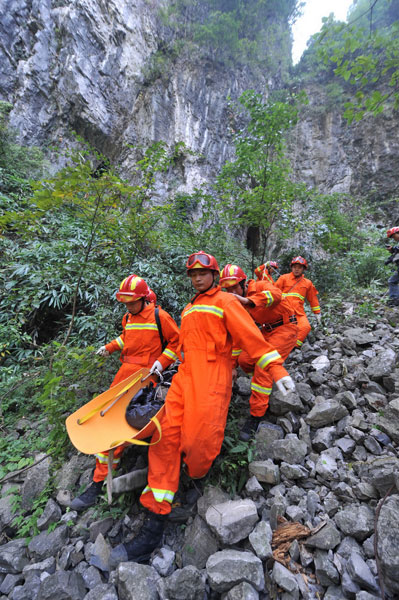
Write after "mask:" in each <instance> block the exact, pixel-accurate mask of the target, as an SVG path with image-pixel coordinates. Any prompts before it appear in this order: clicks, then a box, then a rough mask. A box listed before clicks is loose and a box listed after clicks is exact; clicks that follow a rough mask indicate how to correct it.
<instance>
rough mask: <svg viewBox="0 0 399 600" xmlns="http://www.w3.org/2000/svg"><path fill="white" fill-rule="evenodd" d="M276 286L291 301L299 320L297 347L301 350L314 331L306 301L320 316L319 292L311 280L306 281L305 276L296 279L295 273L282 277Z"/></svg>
mask: <svg viewBox="0 0 399 600" xmlns="http://www.w3.org/2000/svg"><path fill="white" fill-rule="evenodd" d="M275 285H276V286H277V287H278V288H280V290H281V291H282V292H283V296H284V297H288V298H290V299H291V303H292V305H293V307H294V310H295V314H296V318H297V319H298V339H297V342H296V345H297V347H298V348H300V347H301V346H302V344H303V342H304V340H305V338H306V336H307V335H308V333H309V332H310V330H311V329H312V328H311V326H310V323H309V320H308V318H307V316H306V313H305V308H304V304H305V300H307V301H308V302H309V304H310V308H311V309H312V312H313V313H314V314H316V315H317V314H320V305H319V299H318V297H317V295H318V293H319V292H318V291H317V290H316V288H315V286H314V285H313V283H312V282H311V281H310V279H306V277H305V276H304V275H303V274H302V275H301V276H300V277H295V275H294V274H293V273H287V274H286V275H281V276H280V277H279V278H278V279H277V281H276V283H275Z"/></svg>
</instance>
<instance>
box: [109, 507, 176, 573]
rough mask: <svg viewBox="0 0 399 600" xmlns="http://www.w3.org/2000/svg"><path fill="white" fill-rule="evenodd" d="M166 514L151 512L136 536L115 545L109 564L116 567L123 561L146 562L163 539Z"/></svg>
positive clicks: (112, 567)
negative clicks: (124, 542)
mask: <svg viewBox="0 0 399 600" xmlns="http://www.w3.org/2000/svg"><path fill="white" fill-rule="evenodd" d="M165 519H166V515H157V514H155V513H150V515H149V516H148V517H147V518H146V519H145V521H144V524H143V526H142V528H141V529H140V531H139V533H138V534H137V535H136V537H135V538H134V539H133V540H132V541H131V542H127V544H119V545H118V546H115V548H114V549H113V550H112V552H111V554H110V557H109V566H110V568H111V569H114V568H115V567H116V566H117V565H118V564H119V563H121V562H128V561H133V562H138V563H143V562H146V561H147V560H148V559H149V558H150V556H151V554H152V553H153V551H154V550H155V548H158V547H159V546H160V544H161V541H162V536H163V531H164V529H165Z"/></svg>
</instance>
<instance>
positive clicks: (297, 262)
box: [291, 256, 308, 269]
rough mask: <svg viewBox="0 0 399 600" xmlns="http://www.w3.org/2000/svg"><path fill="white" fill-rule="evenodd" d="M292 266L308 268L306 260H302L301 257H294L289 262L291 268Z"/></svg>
mask: <svg viewBox="0 0 399 600" xmlns="http://www.w3.org/2000/svg"><path fill="white" fill-rule="evenodd" d="M292 265H302V266H303V267H304V268H305V269H307V268H308V263H307V261H306V258H302V256H294V258H293V259H292V261H291V267H292Z"/></svg>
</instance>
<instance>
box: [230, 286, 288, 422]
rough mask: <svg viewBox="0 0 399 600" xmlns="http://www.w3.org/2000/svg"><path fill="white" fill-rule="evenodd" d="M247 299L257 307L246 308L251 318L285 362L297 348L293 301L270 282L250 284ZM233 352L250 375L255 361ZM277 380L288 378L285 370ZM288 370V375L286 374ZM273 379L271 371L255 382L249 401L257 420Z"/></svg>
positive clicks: (244, 353) (254, 379) (265, 406)
mask: <svg viewBox="0 0 399 600" xmlns="http://www.w3.org/2000/svg"><path fill="white" fill-rule="evenodd" d="M246 297H247V298H248V300H251V302H253V303H254V304H255V306H253V307H250V306H244V308H245V309H246V310H247V311H248V312H249V314H250V315H251V317H252V318H253V320H254V321H256V323H258V324H259V325H260V326H261V327H260V330H261V332H262V335H263V337H264V338H265V340H266V341H267V342H268V343H269V344H271V345H272V346H273V348H275V349H276V350H277V351H278V353H279V354H280V355H281V357H282V359H283V361H284V360H285V359H286V358H287V356H288V355H289V353H290V352H291V350H292V349H293V348H294V347H295V344H296V341H297V336H298V328H297V325H296V319H295V311H294V308H293V306H292V304H291V301H290V299H289V298H283V297H282V293H281V291H280V290H279V289H278V288H276V286H275V285H274V282H273V284H271V283H269V282H268V281H266V280H263V281H254V280H253V279H250V280H249V281H248V288H247V294H246ZM233 353H236V355H237V354H238V364H239V365H240V367H241V368H242V369H243V371H245V372H246V373H251V372H252V371H253V370H254V360H253V358H252V357H251V356H250V355H249V354H248V353H247V352H245V351H242V352H239V351H238V352H237V350H235V351H233ZM277 368H280V369H281V372H280V373H281V374H280V375H279V377H277V379H279V378H281V377H284V375H286V371H285V369H284V367H282V366H280V367H276V369H277ZM283 371H284V372H283ZM272 386H273V378H272V376H271V374H270V373H269V372H268V371H260V372H259V371H258V373H257V376H256V377H255V375H254V377H253V379H252V382H251V392H252V393H251V397H250V399H249V405H250V412H251V415H253V416H254V417H262V416H263V415H264V414H265V412H266V410H267V407H268V405H269V396H270V393H271V391H272Z"/></svg>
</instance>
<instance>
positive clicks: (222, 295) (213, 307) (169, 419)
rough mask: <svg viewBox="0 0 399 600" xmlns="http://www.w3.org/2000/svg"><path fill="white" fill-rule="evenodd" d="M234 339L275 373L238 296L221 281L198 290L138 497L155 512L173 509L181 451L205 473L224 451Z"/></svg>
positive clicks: (198, 473)
mask: <svg viewBox="0 0 399 600" xmlns="http://www.w3.org/2000/svg"><path fill="white" fill-rule="evenodd" d="M233 343H234V345H235V346H237V347H241V348H244V349H245V350H246V351H247V352H248V353H249V354H250V355H251V356H252V357H254V359H255V360H256V367H255V370H258V369H259V370H261V369H268V370H271V371H272V373H273V375H274V368H275V365H276V364H278V365H280V364H282V359H281V357H280V355H279V353H278V352H277V350H275V349H274V348H273V347H272V346H271V345H270V344H268V343H267V342H266V341H265V340H264V339H263V337H262V334H261V333H260V331H259V330H258V329H257V327H256V326H255V325H254V322H253V320H252V319H251V317H250V316H249V314H248V313H247V312H246V311H245V310H244V309H243V307H242V306H241V304H240V303H239V301H238V300H237V298H235V297H234V296H233V295H231V294H228V293H226V292H222V291H221V289H220V287H219V286H217V287H214V288H211V289H210V290H208V291H206V292H204V293H199V294H197V295H196V296H194V298H193V299H192V301H191V302H190V303H189V304H188V305H187V306H186V308H185V309H184V310H183V312H182V321H181V329H180V347H181V350H182V352H183V354H184V361H183V363H182V364H181V365H180V366H179V370H178V372H177V374H176V375H175V376H174V378H173V381H172V385H171V387H170V389H169V392H168V395H167V396H166V401H165V407H166V410H165V414H164V417H163V418H162V422H161V426H162V438H161V440H160V442H159V443H158V444H155V445H154V446H150V448H149V454H148V458H149V465H148V485H147V487H146V488H145V489H144V491H143V493H142V495H141V498H140V501H141V503H142V504H143V506H145V507H146V508H148V509H150V510H151V511H152V512H154V513H158V514H167V513H169V512H170V510H171V503H172V501H173V496H174V494H175V493H176V491H177V488H178V485H179V477H180V465H181V456H182V455H183V460H184V462H185V464H186V466H187V469H188V474H189V476H190V477H192V478H201V477H204V476H205V475H206V473H207V472H208V471H209V469H210V467H211V465H212V462H213V461H214V459H215V458H216V456H217V455H218V454H219V452H220V448H221V445H222V442H223V437H224V429H225V426H226V419H227V412H228V408H229V404H230V399H231V385H232V364H231V353H232V347H233ZM285 374H287V372H286V371H285ZM277 378H278V377H277ZM156 437H158V434H156Z"/></svg>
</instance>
